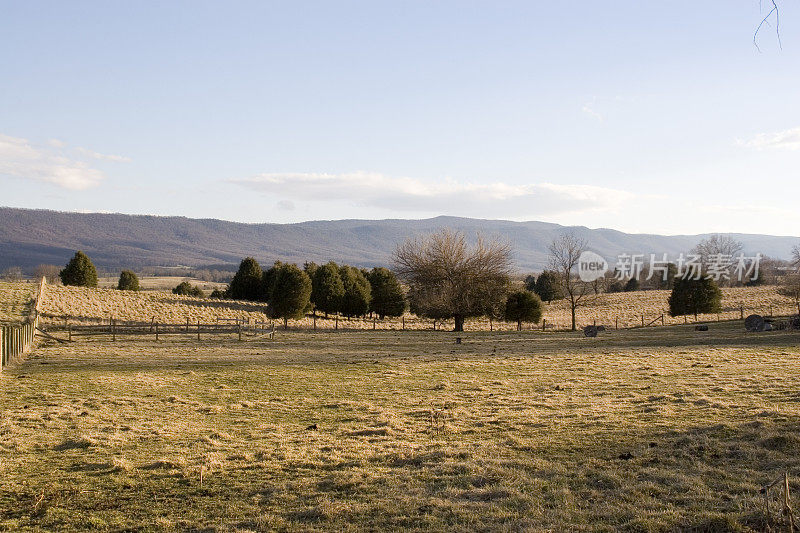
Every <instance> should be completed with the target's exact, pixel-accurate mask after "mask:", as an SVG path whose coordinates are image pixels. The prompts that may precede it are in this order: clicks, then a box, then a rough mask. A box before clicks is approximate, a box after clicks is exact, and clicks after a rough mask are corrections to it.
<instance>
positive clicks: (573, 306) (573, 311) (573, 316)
mask: <svg viewBox="0 0 800 533" xmlns="http://www.w3.org/2000/svg"><path fill="white" fill-rule="evenodd" d="M576 329H578V328H577V327H576V325H575V304H572V331H575V330H576Z"/></svg>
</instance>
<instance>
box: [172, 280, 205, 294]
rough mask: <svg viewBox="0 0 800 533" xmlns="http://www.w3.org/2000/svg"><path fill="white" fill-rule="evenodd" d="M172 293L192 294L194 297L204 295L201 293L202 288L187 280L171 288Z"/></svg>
mask: <svg viewBox="0 0 800 533" xmlns="http://www.w3.org/2000/svg"><path fill="white" fill-rule="evenodd" d="M172 294H178V295H181V296H193V297H195V298H202V297H203V296H205V295H204V294H203V290H202V289H201V288H200V287H198V286H197V285H192V284H191V283H189V282H188V281H182V282H180V283H179V284H178V286H177V287H175V288H174V289H172Z"/></svg>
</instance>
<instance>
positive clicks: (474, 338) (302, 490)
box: [0, 323, 800, 531]
mask: <svg viewBox="0 0 800 533" xmlns="http://www.w3.org/2000/svg"><path fill="white" fill-rule="evenodd" d="M453 337H454V334H452V333H442V332H438V333H435V332H372V331H367V332H340V333H338V334H334V333H319V334H313V333H310V332H288V333H285V334H284V333H283V332H280V333H279V335H278V338H277V340H276V341H274V342H270V341H268V340H264V339H248V340H246V341H243V342H241V343H240V342H236V341H235V340H232V339H223V338H220V339H219V340H220V341H221V342H220V343H219V344H215V343H212V342H211V341H204V342H200V343H198V342H197V341H194V340H190V339H185V338H181V337H172V338H168V339H167V340H162V341H161V342H159V343H156V342H155V341H154V340H153V339H127V340H124V341H118V342H116V343H111V342H107V341H100V340H87V339H82V340H80V341H78V342H76V343H73V344H70V345H56V344H49V343H48V344H45V345H43V346H41V347H40V348H39V349H38V350H37V351H36V352H35V354H34V356H32V357H30V358H29V359H28V360H27V361H26V362H25V363H24V364H22V365H19V366H16V367H12V368H11V369H10V370H7V371H5V372H4V373H3V374H0V412H2V419H1V421H0V479H2V484H0V529H4V530H9V531H19V530H76V529H77V530H84V529H97V530H144V531H157V530H187V529H188V530H208V531H262V530H274V529H277V530H298V531H307V530H362V529H369V530H379V529H385V530H461V531H476V530H484V531H497V530H500V531H503V530H508V531H512V530H513V531H518V530H532V531H547V530H552V531H563V530H573V531H580V530H583V531H596V530H605V531H618V530H627V531H673V530H676V529H686V530H699V531H729V530H734V531H735V530H749V529H754V530H763V529H765V527H766V525H767V519H768V517H767V516H766V514H765V512H764V510H763V496H761V495H760V494H759V492H758V491H759V488H760V486H761V485H762V484H764V483H767V482H769V481H772V480H773V479H774V478H776V477H777V476H778V475H780V474H782V472H784V471H786V470H789V471H790V472H791V473H792V475H794V474H796V473H799V472H800V434H798V423H800V416H799V415H800V392H798V391H800V365H798V364H797V358H798V356H799V355H800V336H799V335H798V333H796V332H770V333H763V334H748V333H746V332H744V331H743V328H742V326H741V323H721V324H712V325H711V331H709V332H695V331H693V329H691V328H684V327H666V328H648V329H642V330H631V331H619V332H614V331H611V332H608V333H606V334H605V335H602V336H601V337H598V338H596V339H585V338H583V337H582V336H580V334H572V333H554V334H543V333H532V332H524V333H521V334H517V333H499V334H498V333H495V334H489V333H467V334H463V339H464V341H463V343H462V344H460V345H457V344H455V343H454V338H453ZM314 425H315V426H316V429H310V428H311V427H313V426H314ZM628 454H630V456H629V455H628ZM201 470H202V472H203V480H202V484H201ZM792 487H793V489H796V490H800V486H795V485H794V482H793V485H792ZM794 504H795V507H798V506H799V505H800V502H798V501H797V500H795V501H794ZM777 519H778V515H777V514H774V515H773V516H772V520H773V521H776V520H777Z"/></svg>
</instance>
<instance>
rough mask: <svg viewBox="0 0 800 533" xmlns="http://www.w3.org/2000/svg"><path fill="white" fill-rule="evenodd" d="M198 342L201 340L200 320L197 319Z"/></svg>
mask: <svg viewBox="0 0 800 533" xmlns="http://www.w3.org/2000/svg"><path fill="white" fill-rule="evenodd" d="M197 340H200V319H199V318H198V319H197Z"/></svg>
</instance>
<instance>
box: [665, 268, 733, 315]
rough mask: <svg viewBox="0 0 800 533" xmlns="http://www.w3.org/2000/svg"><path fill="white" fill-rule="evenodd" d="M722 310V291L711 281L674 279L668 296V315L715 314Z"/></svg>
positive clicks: (702, 278)
mask: <svg viewBox="0 0 800 533" xmlns="http://www.w3.org/2000/svg"><path fill="white" fill-rule="evenodd" d="M721 310H722V291H720V290H719V287H718V286H717V284H716V283H715V282H714V280H713V279H710V278H707V277H701V278H700V279H690V278H683V277H679V278H675V282H674V284H673V286H672V293H670V295H669V314H670V315H672V316H680V315H691V314H694V315H698V314H700V313H716V312H718V311H721Z"/></svg>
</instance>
